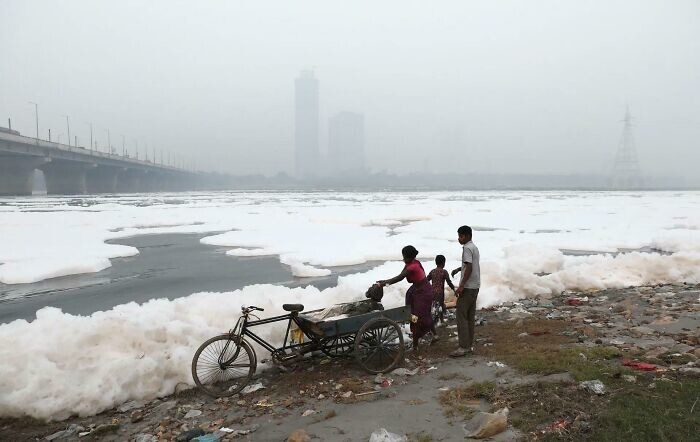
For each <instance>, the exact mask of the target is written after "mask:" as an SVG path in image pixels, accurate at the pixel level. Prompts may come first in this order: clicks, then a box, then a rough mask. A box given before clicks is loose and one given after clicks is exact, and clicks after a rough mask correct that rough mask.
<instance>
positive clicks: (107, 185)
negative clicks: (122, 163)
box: [85, 165, 125, 193]
mask: <svg viewBox="0 0 700 442" xmlns="http://www.w3.org/2000/svg"><path fill="white" fill-rule="evenodd" d="M124 170H125V169H124V168H123V167H113V166H100V165H98V166H97V167H95V168H93V169H90V170H88V171H87V174H86V175H85V180H86V185H87V191H88V193H114V192H116V191H117V181H118V177H119V174H120V173H121V172H123V171H124Z"/></svg>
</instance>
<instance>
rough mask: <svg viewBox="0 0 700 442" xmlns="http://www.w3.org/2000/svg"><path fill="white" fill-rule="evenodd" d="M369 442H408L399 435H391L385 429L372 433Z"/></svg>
mask: <svg viewBox="0 0 700 442" xmlns="http://www.w3.org/2000/svg"><path fill="white" fill-rule="evenodd" d="M369 442H408V438H407V437H406V436H401V435H400V434H396V433H391V432H389V431H387V430H386V429H385V428H380V429H378V430H374V431H373V432H372V434H371V435H370V436H369Z"/></svg>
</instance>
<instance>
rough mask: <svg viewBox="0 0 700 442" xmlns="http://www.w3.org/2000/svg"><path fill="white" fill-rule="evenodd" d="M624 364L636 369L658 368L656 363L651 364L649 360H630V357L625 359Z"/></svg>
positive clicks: (650, 369)
mask: <svg viewBox="0 0 700 442" xmlns="http://www.w3.org/2000/svg"><path fill="white" fill-rule="evenodd" d="M622 365H624V366H626V367H632V368H634V369H635V370H640V371H655V370H656V365H654V364H649V363H647V362H639V361H630V360H629V359H623V360H622Z"/></svg>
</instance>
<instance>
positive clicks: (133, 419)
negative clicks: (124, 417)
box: [129, 410, 143, 424]
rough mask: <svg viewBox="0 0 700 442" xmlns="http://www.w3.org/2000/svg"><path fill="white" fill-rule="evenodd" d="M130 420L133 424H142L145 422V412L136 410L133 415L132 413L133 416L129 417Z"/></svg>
mask: <svg viewBox="0 0 700 442" xmlns="http://www.w3.org/2000/svg"><path fill="white" fill-rule="evenodd" d="M129 420H130V421H131V423H132V424H135V423H136V422H141V421H142V420H143V411H141V410H135V411H134V412H133V413H131V416H129Z"/></svg>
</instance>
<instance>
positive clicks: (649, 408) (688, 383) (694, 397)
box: [591, 378, 700, 441]
mask: <svg viewBox="0 0 700 442" xmlns="http://www.w3.org/2000/svg"><path fill="white" fill-rule="evenodd" d="M654 385H655V388H653V389H650V388H648V387H647V386H646V385H632V386H626V388H624V389H623V390H622V391H619V392H617V393H616V394H615V395H614V396H613V397H612V398H611V399H610V402H609V403H608V404H607V407H604V408H603V409H602V410H599V413H598V414H597V415H595V416H594V418H593V422H592V424H593V425H592V427H593V432H592V434H591V439H592V440H596V441H620V440H634V441H690V440H698V439H699V438H700V437H699V436H698V435H700V400H698V399H699V398H700V380H698V379H692V380H691V379H683V378H679V379H677V380H674V381H671V382H668V381H659V382H655V383H654ZM696 401H697V402H696ZM693 404H695V408H694V409H693V412H692V413H691V411H690V410H691V408H693Z"/></svg>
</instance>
